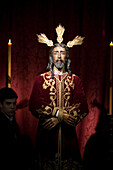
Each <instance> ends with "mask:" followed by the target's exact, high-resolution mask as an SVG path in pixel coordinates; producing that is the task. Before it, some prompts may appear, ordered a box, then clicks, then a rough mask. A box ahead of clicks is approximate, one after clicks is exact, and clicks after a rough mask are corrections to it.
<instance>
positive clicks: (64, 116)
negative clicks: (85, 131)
mask: <svg viewBox="0 0 113 170" xmlns="http://www.w3.org/2000/svg"><path fill="white" fill-rule="evenodd" d="M78 120H79V118H78V116H76V117H75V116H73V115H71V114H68V113H67V112H66V111H65V110H63V109H59V113H58V117H51V118H49V119H47V120H46V121H45V122H44V123H43V124H42V125H43V127H44V128H45V129H46V130H50V129H52V128H54V127H55V126H56V125H57V124H59V123H60V122H61V121H64V122H65V123H67V124H68V125H70V126H73V127H74V126H76V124H77V121H78Z"/></svg>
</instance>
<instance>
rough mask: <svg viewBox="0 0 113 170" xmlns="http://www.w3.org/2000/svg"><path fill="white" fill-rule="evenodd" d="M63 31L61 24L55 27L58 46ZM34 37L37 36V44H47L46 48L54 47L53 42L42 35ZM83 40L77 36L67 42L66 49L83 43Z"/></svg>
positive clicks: (61, 39)
mask: <svg viewBox="0 0 113 170" xmlns="http://www.w3.org/2000/svg"><path fill="white" fill-rule="evenodd" d="M64 31H65V28H64V27H63V26H62V25H61V24H59V26H57V27H56V33H57V42H58V43H59V44H61V43H62V41H63V34H64ZM36 35H37V38H38V42H39V43H44V44H47V46H49V47H52V46H53V45H54V44H53V41H52V40H49V39H48V38H47V36H46V35H45V34H44V33H40V34H36ZM84 38H85V37H81V36H78V35H77V36H76V37H75V38H74V39H73V40H72V41H68V42H67V47H69V48H71V47H73V46H74V45H81V44H82V43H83V40H84Z"/></svg>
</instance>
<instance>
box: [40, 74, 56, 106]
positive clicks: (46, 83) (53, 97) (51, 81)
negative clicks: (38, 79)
mask: <svg viewBox="0 0 113 170" xmlns="http://www.w3.org/2000/svg"><path fill="white" fill-rule="evenodd" d="M42 76H43V78H44V83H43V89H47V88H48V87H50V93H49V95H50V100H51V103H50V105H53V106H54V107H56V103H55V100H56V89H55V86H54V85H55V80H54V79H51V75H46V73H44V74H42Z"/></svg>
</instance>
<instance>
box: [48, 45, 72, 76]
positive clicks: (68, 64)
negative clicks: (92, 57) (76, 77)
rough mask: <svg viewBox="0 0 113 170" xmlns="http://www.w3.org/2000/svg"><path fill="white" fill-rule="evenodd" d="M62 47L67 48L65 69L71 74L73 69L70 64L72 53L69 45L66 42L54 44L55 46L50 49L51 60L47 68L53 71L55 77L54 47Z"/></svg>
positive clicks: (52, 74)
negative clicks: (70, 53)
mask: <svg viewBox="0 0 113 170" xmlns="http://www.w3.org/2000/svg"><path fill="white" fill-rule="evenodd" d="M59 46H60V47H62V48H65V50H66V62H65V71H66V72H68V73H69V74H70V75H71V70H70V64H71V59H70V55H69V50H68V48H67V46H66V45H65V44H58V43H56V44H54V46H53V47H52V48H51V50H50V54H49V62H48V65H47V70H49V71H51V77H52V78H54V72H53V66H54V63H53V49H54V48H55V47H59Z"/></svg>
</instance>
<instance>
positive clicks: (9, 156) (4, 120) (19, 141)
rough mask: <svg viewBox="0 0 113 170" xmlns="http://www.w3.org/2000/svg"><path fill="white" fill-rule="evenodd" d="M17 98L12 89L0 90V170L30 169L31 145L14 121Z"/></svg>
mask: <svg viewBox="0 0 113 170" xmlns="http://www.w3.org/2000/svg"><path fill="white" fill-rule="evenodd" d="M17 98H18V96H17V94H16V92H15V91H14V90H13V89H12V88H7V87H5V88H2V89H0V170H6V169H11V170H20V169H21V170H30V168H31V165H30V164H31V159H30V158H31V156H30V154H31V153H32V143H31V140H30V138H29V137H28V136H27V135H21V133H20V128H19V125H18V124H17V122H16V119H15V114H16V112H15V111H16V103H17ZM28 147H29V148H28Z"/></svg>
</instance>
